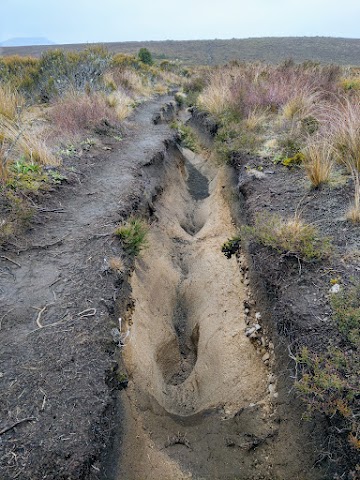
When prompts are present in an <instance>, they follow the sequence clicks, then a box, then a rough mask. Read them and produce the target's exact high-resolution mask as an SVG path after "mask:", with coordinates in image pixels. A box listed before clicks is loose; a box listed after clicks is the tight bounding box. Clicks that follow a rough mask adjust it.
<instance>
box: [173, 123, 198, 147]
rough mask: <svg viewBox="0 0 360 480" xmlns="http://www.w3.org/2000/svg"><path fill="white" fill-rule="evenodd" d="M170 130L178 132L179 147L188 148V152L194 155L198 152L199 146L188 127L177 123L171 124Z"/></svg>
mask: <svg viewBox="0 0 360 480" xmlns="http://www.w3.org/2000/svg"><path fill="white" fill-rule="evenodd" d="M171 128H174V129H176V130H177V131H178V134H179V137H180V141H181V145H182V146H183V147H185V148H188V149H189V150H192V151H193V152H195V153H196V152H198V151H199V146H198V143H197V139H196V136H195V133H194V132H193V130H192V129H191V128H190V127H187V126H186V125H184V124H182V123H179V122H173V123H172V124H171Z"/></svg>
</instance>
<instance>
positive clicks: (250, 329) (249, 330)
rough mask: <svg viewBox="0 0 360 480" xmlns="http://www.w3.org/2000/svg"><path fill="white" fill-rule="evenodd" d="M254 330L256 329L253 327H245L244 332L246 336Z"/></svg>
mask: <svg viewBox="0 0 360 480" xmlns="http://www.w3.org/2000/svg"><path fill="white" fill-rule="evenodd" d="M255 331H256V329H255V327H251V328H247V329H246V332H245V334H246V336H247V337H250V335H251V334H252V333H254V332H255Z"/></svg>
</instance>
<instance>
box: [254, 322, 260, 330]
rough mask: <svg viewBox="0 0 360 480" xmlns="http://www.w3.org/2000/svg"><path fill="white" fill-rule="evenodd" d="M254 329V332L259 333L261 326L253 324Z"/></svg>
mask: <svg viewBox="0 0 360 480" xmlns="http://www.w3.org/2000/svg"><path fill="white" fill-rule="evenodd" d="M254 328H255V330H256V331H259V330H261V325H259V324H258V323H255V325H254Z"/></svg>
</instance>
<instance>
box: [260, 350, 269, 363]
mask: <svg viewBox="0 0 360 480" xmlns="http://www.w3.org/2000/svg"><path fill="white" fill-rule="evenodd" d="M269 358H270V355H269V353H268V352H266V353H265V354H264V355H263V356H262V358H261V359H262V361H263V362H266V360H269Z"/></svg>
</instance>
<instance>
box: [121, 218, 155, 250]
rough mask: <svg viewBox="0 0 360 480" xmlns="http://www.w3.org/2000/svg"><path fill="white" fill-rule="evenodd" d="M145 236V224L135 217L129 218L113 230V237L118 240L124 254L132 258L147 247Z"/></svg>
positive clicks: (146, 227) (146, 229)
mask: <svg viewBox="0 0 360 480" xmlns="http://www.w3.org/2000/svg"><path fill="white" fill-rule="evenodd" d="M147 234H148V226H147V224H146V223H145V222H144V220H141V219H140V218H136V217H130V218H129V219H128V220H127V221H126V222H125V223H124V224H123V225H120V226H119V227H117V228H116V230H115V235H116V236H117V237H119V238H120V240H121V243H122V245H123V247H124V250H125V252H126V253H127V254H129V255H131V256H134V257H136V256H138V255H139V254H140V252H141V251H142V250H143V249H144V248H145V247H146V246H147Z"/></svg>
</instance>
